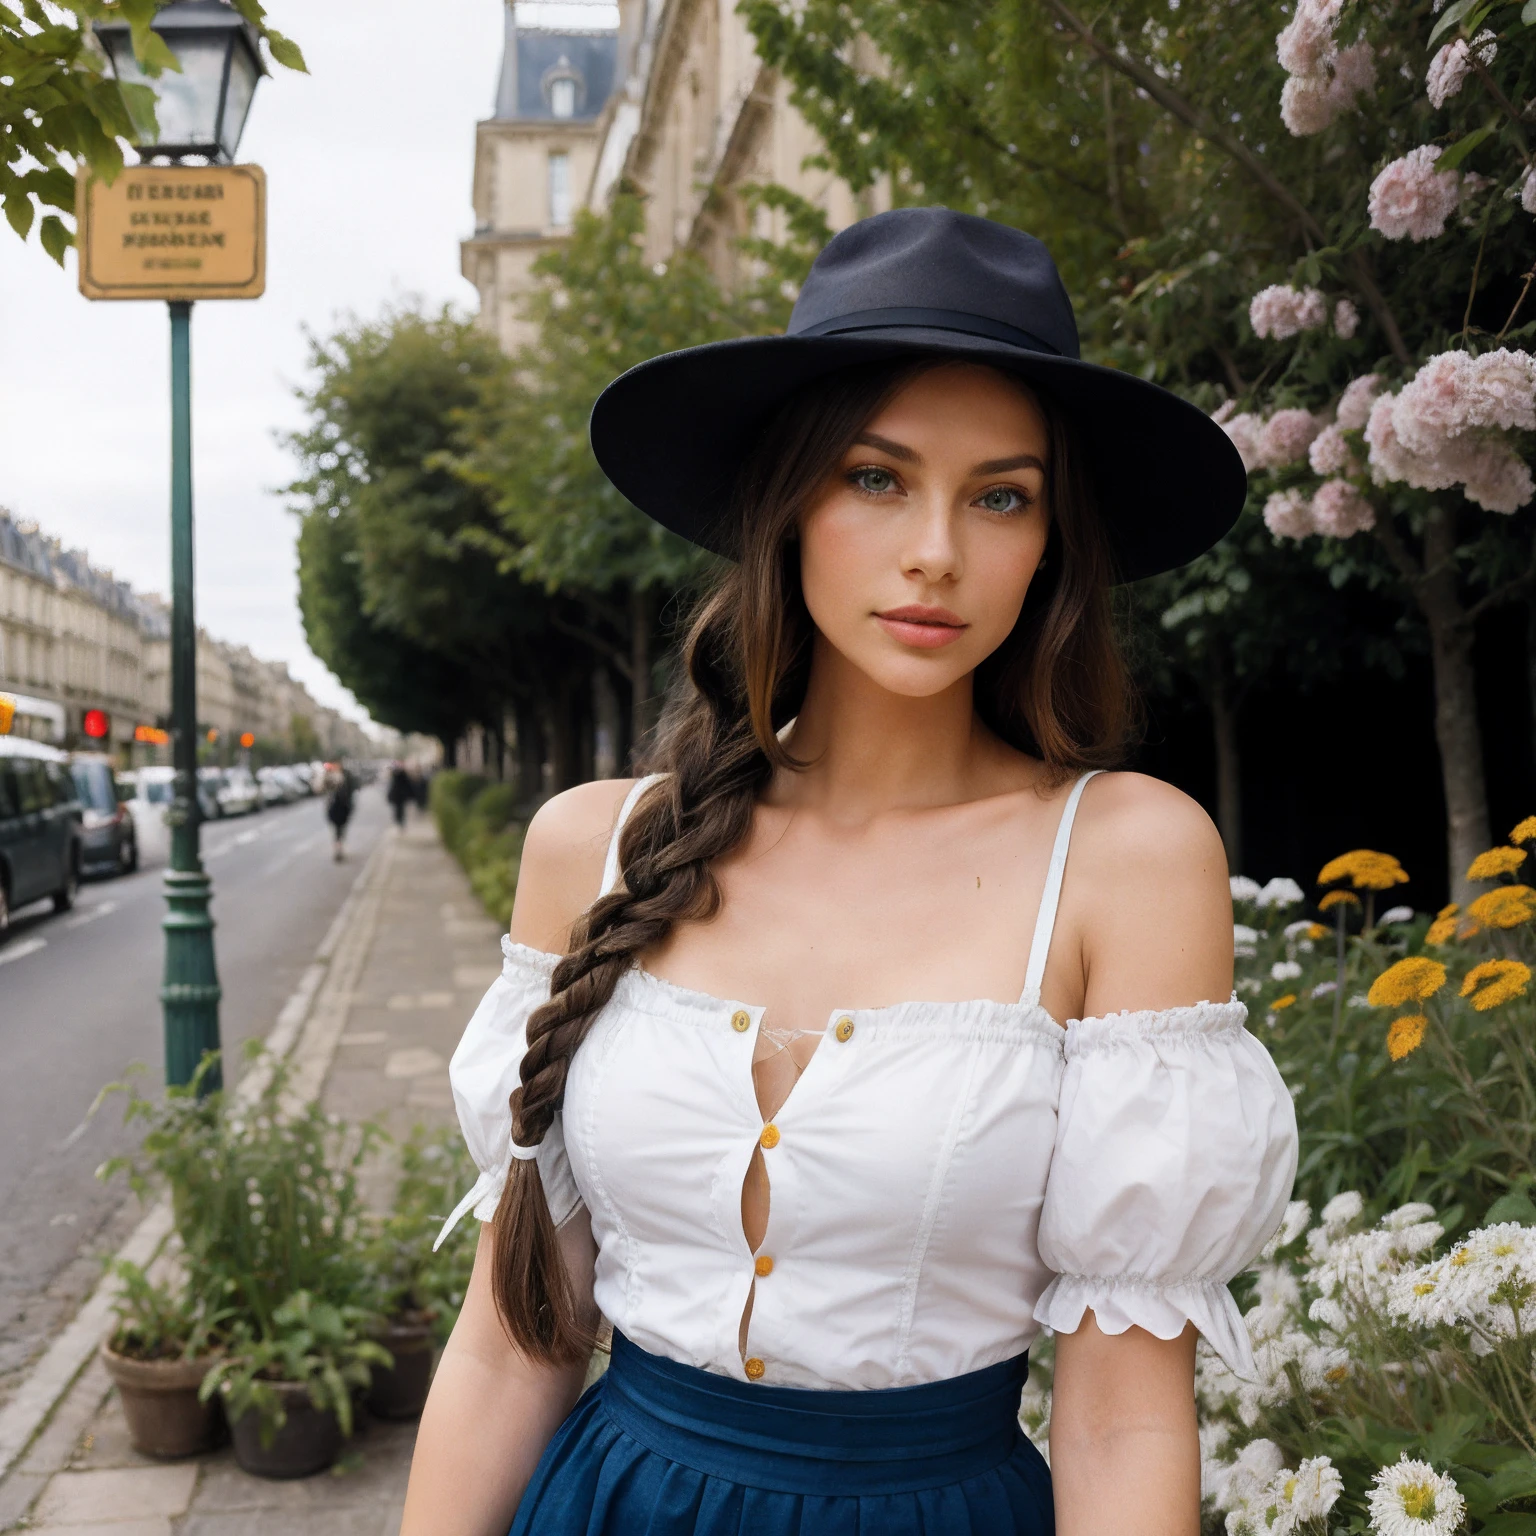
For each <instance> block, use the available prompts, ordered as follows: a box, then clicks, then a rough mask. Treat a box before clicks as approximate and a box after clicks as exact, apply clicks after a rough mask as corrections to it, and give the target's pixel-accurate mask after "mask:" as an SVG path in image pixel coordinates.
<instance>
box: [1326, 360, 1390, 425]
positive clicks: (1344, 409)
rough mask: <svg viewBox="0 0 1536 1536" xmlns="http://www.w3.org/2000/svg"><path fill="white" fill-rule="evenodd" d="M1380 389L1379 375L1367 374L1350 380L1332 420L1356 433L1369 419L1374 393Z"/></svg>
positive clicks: (1340, 397)
mask: <svg viewBox="0 0 1536 1536" xmlns="http://www.w3.org/2000/svg"><path fill="white" fill-rule="evenodd" d="M1380 388H1381V375H1380V374H1379V373H1367V374H1365V375H1364V376H1363V377H1362V378H1358V379H1352V380H1351V381H1350V382H1349V384H1348V385H1347V386H1346V387H1345V390H1344V393H1343V394H1342V395H1340V396H1339V404H1338V407H1337V409H1336V410H1335V411H1334V413H1333V419H1334V420H1335V421H1336V422H1338V424H1339V425H1340V426H1341V427H1348V428H1352V429H1353V430H1355V431H1358V430H1359V429H1360V428H1361V427H1363V426H1364V425H1365V424H1366V422H1367V421H1368V420H1369V419H1370V415H1371V402H1372V401H1373V400H1374V399H1375V398H1376V392H1377V390H1379V389H1380Z"/></svg>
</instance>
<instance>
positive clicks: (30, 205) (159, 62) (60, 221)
mask: <svg viewBox="0 0 1536 1536" xmlns="http://www.w3.org/2000/svg"><path fill="white" fill-rule="evenodd" d="M169 3H170V0H112V3H108V0H48V3H47V4H46V5H45V4H44V3H43V0H0V81H3V82H4V89H3V90H0V140H3V141H4V144H5V158H4V163H3V164H0V204H3V205H4V208H5V216H6V219H7V221H8V222H9V224H10V226H11V228H12V229H13V230H15V232H16V233H17V234H18V235H19V236H20V237H21V238H22V239H23V240H25V239H26V238H27V236H28V235H29V234H30V232H31V230H32V227H33V223H34V221H36V219H37V212H38V209H39V207H41V208H55V209H58V210H59V212H58V213H45V214H44V215H43V218H42V220H41V222H40V223H39V224H38V238H39V239H40V241H41V242H42V246H43V249H44V250H45V251H47V253H48V254H49V255H50V256H52V257H53V259H54V260H55V261H57V262H58V263H59V264H60V265H61V266H62V265H63V261H64V252H65V251H66V250H67V249H68V248H69V247H70V246H71V245H73V244H74V235H73V233H72V232H71V230H70V228H69V225H68V223H67V222H66V219H67V218H68V217H70V216H72V215H73V213H74V208H75V178H74V168H75V167H76V166H80V167H84V168H85V169H87V170H89V171H90V172H91V173H92V174H94V175H97V176H100V177H102V178H103V179H104V180H106V181H111V180H113V179H114V178H115V177H116V175H117V173H118V172H119V171H120V170H121V169H122V168H123V141H124V140H127V141H129V142H130V143H131V142H133V141H135V140H137V139H140V138H143V137H146V136H148V134H152V133H153V131H154V126H155V101H154V91H153V90H152V89H151V88H150V87H149V86H143V85H123V86H119V85H118V83H117V81H116V80H115V79H113V77H112V72H111V67H110V65H109V64H108V62H107V58H106V54H105V53H104V51H103V50H102V48H101V46H100V44H98V43H97V41H96V39H95V37H94V35H93V34H92V32H91V23H92V22H97V21H103V22H105V21H115V22H123V21H126V22H127V23H128V24H129V25H130V26H131V27H132V29H133V51H134V55H135V57H136V58H137V59H138V61H139V65H140V67H141V68H142V69H143V70H144V72H145V73H146V74H148V75H149V76H151V77H155V76H158V75H159V74H161V72H162V71H164V70H167V69H169V70H172V71H175V72H177V73H179V72H180V65H178V64H177V62H176V58H175V55H174V54H173V53H172V52H171V50H170V49H169V48H167V47H166V45H165V43H164V42H163V41H162V40H161V39H160V38H159V37H158V36H157V35H156V34H155V33H154V32H153V31H152V30H151V24H152V22H153V21H154V18H155V14H156V12H157V11H159V10H160V9H161V8H162V7H163V6H165V5H167V4H169ZM232 4H233V5H234V7H235V9H236V10H237V11H239V12H240V14H241V15H242V16H243V17H244V18H245V19H246V21H248V22H249V23H250V24H251V25H252V26H253V27H255V28H256V30H257V32H258V33H259V34H260V36H261V37H263V38H264V39H265V40H266V44H267V48H268V50H269V51H270V53H271V55H272V57H273V59H275V60H276V61H277V62H278V63H279V64H283V65H286V66H287V67H288V68H289V69H297V70H302V69H304V67H305V65H304V56H303V54H301V53H300V52H299V49H298V47H297V45H295V44H294V43H293V42H291V41H290V40H289V39H288V38H286V37H284V36H283V35H282V33H280V32H277V31H275V30H274V29H273V28H272V27H270V26H268V24H267V21H266V13H265V10H264V8H263V7H262V5H261V4H260V3H259V0H232ZM146 130H147V132H146ZM61 215H62V216H61Z"/></svg>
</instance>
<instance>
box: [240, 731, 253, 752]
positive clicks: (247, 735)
mask: <svg viewBox="0 0 1536 1536" xmlns="http://www.w3.org/2000/svg"><path fill="white" fill-rule="evenodd" d="M240 745H241V746H242V747H244V748H245V750H246V751H247V752H249V751H250V750H251V748H252V747H254V746H255V745H256V736H255V733H254V732H252V731H242V732H241V734H240Z"/></svg>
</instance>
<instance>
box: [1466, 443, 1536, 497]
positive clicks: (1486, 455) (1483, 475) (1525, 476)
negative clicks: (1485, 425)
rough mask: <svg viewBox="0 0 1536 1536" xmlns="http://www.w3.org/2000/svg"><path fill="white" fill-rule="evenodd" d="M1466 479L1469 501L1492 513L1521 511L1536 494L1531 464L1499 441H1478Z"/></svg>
mask: <svg viewBox="0 0 1536 1536" xmlns="http://www.w3.org/2000/svg"><path fill="white" fill-rule="evenodd" d="M1465 480H1466V485H1465V488H1464V489H1465V492H1466V497H1467V500H1468V501H1472V502H1476V503H1477V505H1478V506H1480V507H1482V508H1484V509H1485V510H1486V511H1489V512H1505V513H1509V512H1518V511H1519V510H1520V508H1521V507H1523V506H1524V505H1525V504H1526V503H1527V502H1528V501H1529V500H1530V499H1531V496H1532V495H1533V494H1536V484H1533V482H1532V480H1531V466H1530V465H1529V464H1527V463H1526V462H1525V460H1524V459H1522V458H1521V457H1520V456H1519V455H1518V454H1517V453H1515V452H1514V451H1513V450H1512V449H1510V448H1509V447H1508V446H1507V445H1505V444H1503V443H1500V442H1498V441H1497V440H1492V441H1489V440H1487V439H1485V440H1484V441H1482V442H1481V443H1479V444H1478V446H1477V450H1476V456H1475V458H1474V459H1473V460H1472V461H1471V462H1470V463H1468V464H1467V465H1466V475H1465Z"/></svg>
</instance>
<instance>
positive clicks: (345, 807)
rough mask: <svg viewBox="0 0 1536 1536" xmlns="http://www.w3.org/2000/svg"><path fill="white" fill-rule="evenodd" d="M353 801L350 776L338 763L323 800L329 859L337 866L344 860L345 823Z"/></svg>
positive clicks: (349, 818)
mask: <svg viewBox="0 0 1536 1536" xmlns="http://www.w3.org/2000/svg"><path fill="white" fill-rule="evenodd" d="M353 799H354V796H353V791H352V775H351V774H350V773H348V772H347V769H346V765H345V764H342V763H338V764H337V765H336V769H335V771H334V772H333V773H332V775H331V787H330V793H329V794H328V795H327V796H326V800H325V819H326V820H327V821H329V822H330V824H331V858H332V859H334V860H335V862H336V863H338V864H340V863H341V861H342V860H343V859H344V858H346V842H347V823H348V822H349V821H351V820H352V803H353Z"/></svg>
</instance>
